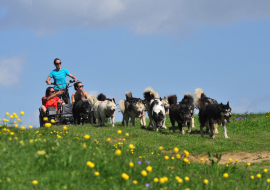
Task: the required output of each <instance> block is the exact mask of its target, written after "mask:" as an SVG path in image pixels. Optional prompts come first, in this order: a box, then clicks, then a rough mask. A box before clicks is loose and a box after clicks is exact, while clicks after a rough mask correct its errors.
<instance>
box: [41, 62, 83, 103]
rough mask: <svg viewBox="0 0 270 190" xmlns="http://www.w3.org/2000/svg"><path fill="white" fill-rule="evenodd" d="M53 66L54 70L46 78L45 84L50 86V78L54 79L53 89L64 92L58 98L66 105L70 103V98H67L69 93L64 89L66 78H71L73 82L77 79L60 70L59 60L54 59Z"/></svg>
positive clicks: (66, 71)
mask: <svg viewBox="0 0 270 190" xmlns="http://www.w3.org/2000/svg"><path fill="white" fill-rule="evenodd" d="M53 63H54V65H55V68H56V69H54V70H52V71H51V72H50V74H49V76H48V78H47V79H46V83H47V84H49V85H51V84H52V83H51V81H50V80H51V78H53V79H54V83H55V85H54V89H55V90H56V92H57V91H59V90H64V93H61V95H59V97H60V98H62V99H63V100H64V101H65V103H66V104H69V103H70V97H69V93H68V89H67V88H66V87H67V85H66V76H69V77H71V78H73V79H74V80H75V82H77V81H78V79H77V78H76V77H75V76H74V75H72V74H71V73H70V72H69V71H68V70H66V69H64V68H61V60H60V59H59V58H55V59H54V62H53Z"/></svg>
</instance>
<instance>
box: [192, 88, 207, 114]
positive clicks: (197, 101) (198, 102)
mask: <svg viewBox="0 0 270 190" xmlns="http://www.w3.org/2000/svg"><path fill="white" fill-rule="evenodd" d="M194 97H195V103H194V104H195V106H196V107H197V108H198V109H199V110H200V109H203V103H202V102H201V98H203V97H205V94H204V91H203V89H201V88H196V89H195V90H194Z"/></svg>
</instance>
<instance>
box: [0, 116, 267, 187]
mask: <svg viewBox="0 0 270 190" xmlns="http://www.w3.org/2000/svg"><path fill="white" fill-rule="evenodd" d="M268 115H269V114H268V113H260V114H244V115H241V117H246V118H247V120H241V121H235V119H234V118H235V117H239V115H235V114H234V115H233V117H232V119H231V120H232V122H231V123H229V124H228V126H227V128H228V136H229V137H230V139H225V138H224V135H223V129H222V126H219V127H218V130H219V134H216V135H215V136H216V138H215V139H212V138H209V135H208V134H206V135H205V138H201V137H200V133H199V123H198V118H197V117H195V126H196V127H195V128H192V133H191V134H187V133H186V134H185V135H181V134H179V130H176V133H175V134H173V132H172V130H168V129H167V130H166V129H161V130H160V132H158V133H157V132H155V131H154V130H152V129H149V130H146V129H144V128H143V127H141V126H140V125H139V120H136V126H135V127H123V126H120V123H117V124H116V127H114V128H113V127H111V125H110V124H108V125H106V126H105V127H99V126H98V125H89V124H88V125H84V126H67V127H68V130H67V132H66V131H64V130H63V127H62V126H53V127H51V128H48V129H46V128H45V129H28V130H20V129H18V128H14V127H6V126H1V128H0V132H1V133H0V160H1V161H0V189H148V187H146V186H145V184H146V183H149V185H151V186H152V187H153V189H186V188H190V189H191V190H192V189H198V190H199V189H269V184H268V183H267V179H269V178H270V175H269V172H267V173H264V172H263V168H267V169H270V164H269V162H267V159H266V161H265V162H260V163H254V164H251V166H247V165H246V164H245V163H238V164H235V163H230V164H229V166H226V165H222V164H220V165H217V163H213V165H212V164H210V161H207V162H206V163H203V164H202V163H199V162H200V161H199V160H198V161H196V162H194V161H191V162H190V164H189V163H185V162H184V161H183V158H185V154H184V150H187V151H188V152H189V153H190V156H191V155H195V156H196V155H197V156H198V155H206V154H208V152H211V153H212V154H213V155H214V154H215V153H218V154H220V153H226V152H257V151H265V150H266V151H269V150H270V146H269V140H268V139H269V135H270V129H269V128H270V127H269V125H270V124H269V121H268V119H267V118H268V117H266V116H268ZM148 122H149V121H147V123H148ZM2 124H3V123H2ZM166 126H167V127H171V124H170V121H169V119H167V121H166ZM184 129H185V130H187V127H184ZM118 130H121V131H122V133H121V134H118V133H117V131H118ZM11 132H14V135H11V134H10V133H11ZM126 133H128V134H129V136H126ZM86 134H88V135H90V136H91V138H90V139H89V140H86V139H85V138H84V136H85V135H86ZM59 135H60V136H61V137H62V138H58V137H57V136H59ZM107 138H110V139H111V142H106V139H107ZM119 143H120V144H119ZM121 143H123V144H121ZM129 144H133V145H134V146H135V147H136V148H135V149H134V153H133V154H132V153H131V149H130V148H129ZM160 146H162V147H163V149H162V150H159V147H160ZM175 147H177V148H178V149H179V150H180V151H179V154H180V155H181V159H178V158H177V157H176V154H177V153H175V152H174V148H175ZM117 149H120V150H121V151H122V153H121V155H120V156H117V155H115V151H116V150H117ZM41 150H44V151H45V152H46V154H44V155H39V154H38V151H41ZM165 156H169V158H170V159H169V160H165V158H164V157H165ZM190 156H189V157H190ZM172 157H174V159H172ZM189 157H187V158H189ZM204 158H206V157H204ZM139 160H140V161H142V163H141V164H138V163H137V161H139ZM87 161H91V162H92V163H94V164H95V167H94V168H90V167H89V166H87V164H86V163H87ZM145 161H150V164H147V163H145ZM130 162H132V163H134V167H130V166H129V163H130ZM149 165H150V166H151V167H152V168H153V169H152V172H148V174H147V176H142V174H141V171H142V170H146V167H147V166H149ZM169 167H173V169H168V168H169ZM96 171H98V172H99V173H100V175H99V176H95V174H94V172H96ZM122 173H126V174H127V175H128V176H129V179H128V180H125V179H123V178H122V177H121V175H122ZM224 173H228V175H229V177H228V178H226V179H225V178H224V177H223V174H224ZM258 173H259V174H261V175H262V177H261V178H260V179H258V178H257V177H256V175H257V174H258ZM251 175H254V176H255V179H254V180H252V179H250V176H251ZM176 176H178V177H180V178H181V179H182V180H183V183H178V181H177V180H176V179H175V177H176ZM163 177H167V178H168V181H167V182H164V183H160V182H158V183H155V182H154V181H153V179H154V178H159V179H160V178H163ZM185 177H189V181H185V180H184V178H185ZM163 179H164V178H163ZM204 179H207V180H208V181H209V183H208V184H207V185H206V184H204V183H203V180H204ZM33 180H37V181H38V184H37V185H33V184H32V181H33ZM133 180H136V181H137V182H138V184H136V185H135V184H133V183H132V181H133Z"/></svg>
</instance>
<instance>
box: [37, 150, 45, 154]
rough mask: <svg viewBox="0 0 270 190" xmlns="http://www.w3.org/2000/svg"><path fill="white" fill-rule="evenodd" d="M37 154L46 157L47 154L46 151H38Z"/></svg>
mask: <svg viewBox="0 0 270 190" xmlns="http://www.w3.org/2000/svg"><path fill="white" fill-rule="evenodd" d="M37 154H38V155H44V154H46V151H45V150H39V151H37Z"/></svg>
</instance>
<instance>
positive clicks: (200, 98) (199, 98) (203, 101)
mask: <svg viewBox="0 0 270 190" xmlns="http://www.w3.org/2000/svg"><path fill="white" fill-rule="evenodd" d="M194 97H195V106H196V107H197V108H198V109H199V111H201V110H202V109H203V108H204V107H205V106H207V105H209V104H212V105H213V104H218V102H217V101H216V100H214V99H211V98H209V97H206V95H205V94H204V91H203V89H200V88H197V89H195V90H194ZM217 126H218V124H217V123H215V124H214V133H218V129H217ZM206 131H209V125H208V123H206Z"/></svg>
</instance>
